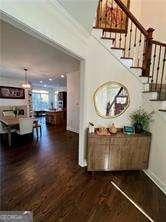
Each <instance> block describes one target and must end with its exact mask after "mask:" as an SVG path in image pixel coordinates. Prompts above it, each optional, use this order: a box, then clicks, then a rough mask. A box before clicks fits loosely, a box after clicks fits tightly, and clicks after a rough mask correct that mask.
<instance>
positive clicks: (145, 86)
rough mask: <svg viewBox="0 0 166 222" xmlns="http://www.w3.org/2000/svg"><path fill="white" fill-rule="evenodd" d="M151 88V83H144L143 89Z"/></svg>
mask: <svg viewBox="0 0 166 222" xmlns="http://www.w3.org/2000/svg"><path fill="white" fill-rule="evenodd" d="M149 90H150V85H149V83H146V84H143V91H149Z"/></svg>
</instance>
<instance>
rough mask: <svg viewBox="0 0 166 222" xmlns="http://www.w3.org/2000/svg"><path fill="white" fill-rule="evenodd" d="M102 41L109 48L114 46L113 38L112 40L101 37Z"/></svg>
mask: <svg viewBox="0 0 166 222" xmlns="http://www.w3.org/2000/svg"><path fill="white" fill-rule="evenodd" d="M100 41H101V43H102V44H103V45H104V46H105V47H106V48H107V49H109V50H110V48H111V47H113V43H112V40H110V39H101V40H100Z"/></svg>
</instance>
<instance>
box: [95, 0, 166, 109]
mask: <svg viewBox="0 0 166 222" xmlns="http://www.w3.org/2000/svg"><path fill="white" fill-rule="evenodd" d="M128 2H129V1H128ZM153 32H154V29H153V28H149V29H148V30H146V29H145V28H144V27H143V26H142V25H141V24H140V23H139V21H138V20H137V19H136V18H135V16H134V15H133V14H132V13H131V12H130V10H129V3H128V4H127V5H125V4H124V3H123V1H121V0H100V1H99V4H98V9H97V15H96V19H95V25H94V28H93V31H92V35H94V36H95V38H97V39H98V40H99V41H100V42H101V43H102V44H103V45H104V46H105V47H107V48H108V49H109V50H110V51H111V53H112V54H113V55H114V56H115V57H116V58H117V59H118V60H119V61H120V62H121V63H122V64H123V65H124V66H126V67H127V68H128V69H129V70H130V71H131V72H132V73H134V74H135V75H137V76H138V78H140V81H142V83H143V92H142V93H143V94H144V96H145V98H146V99H149V100H150V101H151V102H153V103H156V104H155V105H156V106H157V107H158V111H160V112H166V69H165V61H166V43H162V42H159V41H156V40H153Z"/></svg>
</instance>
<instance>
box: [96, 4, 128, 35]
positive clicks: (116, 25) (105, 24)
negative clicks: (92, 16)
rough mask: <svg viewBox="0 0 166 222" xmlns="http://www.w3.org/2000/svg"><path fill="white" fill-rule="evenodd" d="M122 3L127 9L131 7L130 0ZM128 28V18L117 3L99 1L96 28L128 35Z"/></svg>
mask: <svg viewBox="0 0 166 222" xmlns="http://www.w3.org/2000/svg"><path fill="white" fill-rule="evenodd" d="M122 2H123V4H124V5H125V6H126V7H127V8H129V7H130V0H122ZM127 27H128V18H127V16H126V14H125V13H124V12H123V11H122V10H121V8H120V7H119V6H118V5H117V4H116V2H115V1H113V0H102V1H99V5H98V10H97V20H96V28H102V29H104V30H109V31H112V32H118V33H126V32H127Z"/></svg>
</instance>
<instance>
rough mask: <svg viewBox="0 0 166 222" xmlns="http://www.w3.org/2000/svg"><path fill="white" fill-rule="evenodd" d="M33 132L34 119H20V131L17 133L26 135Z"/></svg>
mask: <svg viewBox="0 0 166 222" xmlns="http://www.w3.org/2000/svg"><path fill="white" fill-rule="evenodd" d="M32 131H33V119H32V118H20V119H19V130H17V131H16V133H17V134H19V135H25V134H29V133H32Z"/></svg>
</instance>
